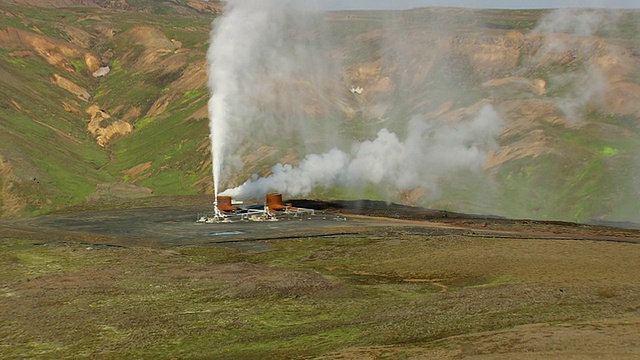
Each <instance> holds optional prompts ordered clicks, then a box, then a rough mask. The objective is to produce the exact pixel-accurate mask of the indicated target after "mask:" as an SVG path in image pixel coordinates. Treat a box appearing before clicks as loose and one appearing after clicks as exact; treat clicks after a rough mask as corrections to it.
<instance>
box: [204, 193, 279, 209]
mask: <svg viewBox="0 0 640 360" xmlns="http://www.w3.org/2000/svg"><path fill="white" fill-rule="evenodd" d="M216 201H217V204H218V205H217V206H218V209H219V210H220V211H222V212H228V211H236V210H238V208H236V207H235V206H233V205H231V196H218V197H217V198H216ZM281 201H282V199H281Z"/></svg>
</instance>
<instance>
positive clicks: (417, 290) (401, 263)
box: [0, 209, 640, 359]
mask: <svg viewBox="0 0 640 360" xmlns="http://www.w3.org/2000/svg"><path fill="white" fill-rule="evenodd" d="M127 211H134V212H135V211H144V212H148V213H150V214H153V213H154V211H159V210H154V209H138V210H127ZM114 214H117V213H114V212H107V211H105V212H103V213H100V212H97V213H93V215H92V218H93V219H94V220H95V224H92V223H87V224H86V225H85V226H84V227H82V229H83V230H82V231H80V230H79V228H80V227H79V226H75V227H73V228H69V229H55V230H52V229H46V226H45V227H42V228H40V229H38V228H37V227H33V226H31V225H30V226H26V227H25V226H24V222H22V223H21V222H20V221H18V220H16V221H15V222H7V221H5V222H3V223H0V227H2V231H0V234H2V235H1V236H0V260H1V261H0V274H2V275H1V276H0V310H1V311H0V324H2V326H0V338H2V339H3V340H2V342H1V343H0V344H1V345H0V357H2V358H58V359H61V358H86V357H91V358H159V359H160V358H166V359H171V358H215V359H260V358H264V359H267V358H270V359H273V358H278V359H287V358H291V359H293V358H298V359H299V358H323V359H345V358H346V359H358V358H376V356H377V357H378V358H390V359H397V358H401V359H403V358H425V357H431V358H433V357H437V358H459V357H461V356H463V357H465V356H466V357H470V358H474V357H475V358H483V359H485V358H496V359H499V358H509V357H519V356H524V355H525V353H529V355H537V356H539V357H537V358H549V357H545V356H546V355H548V356H557V358H567V357H568V356H569V357H570V356H574V357H575V356H577V357H580V356H590V355H593V354H601V355H602V356H603V357H602V358H607V356H609V358H633V356H638V354H639V353H638V348H637V347H635V346H633V345H632V344H633V343H637V341H638V340H640V339H638V334H639V332H638V329H639V326H640V307H639V306H638V303H640V302H639V301H640V283H638V280H637V272H636V271H635V266H634V265H635V264H638V263H639V261H640V248H639V247H638V246H639V245H638V244H637V243H634V242H637V236H636V235H637V234H635V233H634V232H633V231H629V232H624V234H623V235H620V234H618V236H622V237H621V238H623V239H624V240H625V241H627V240H630V241H631V242H630V243H620V242H611V241H607V242H604V241H594V240H589V239H590V238H591V236H594V234H595V235H596V236H595V237H593V239H596V238H597V232H598V231H605V230H606V229H604V230H597V229H596V230H592V234H591V235H590V236H585V235H584V234H579V233H578V232H579V231H581V230H580V228H576V227H572V226H568V225H562V224H555V225H536V224H533V223H532V224H531V226H530V227H529V228H523V227H522V224H520V225H518V226H519V227H518V228H513V226H511V227H510V226H509V225H508V224H506V225H505V224H502V225H500V224H498V223H497V222H494V221H493V220H484V221H483V222H458V221H448V222H447V223H440V224H434V223H432V222H431V223H426V222H420V221H412V222H410V221H402V220H396V221H391V220H385V219H377V220H376V219H372V218H364V219H368V220H366V221H367V223H366V224H365V225H362V224H361V223H358V222H357V221H358V220H356V219H355V218H350V219H349V220H348V221H349V222H353V224H354V225H353V228H352V229H353V230H352V233H351V234H350V235H343V236H329V237H322V236H321V237H317V236H313V237H312V236H309V235H305V233H304V232H303V231H302V230H303V229H304V226H305V225H304V223H303V224H301V232H300V237H298V238H297V237H295V236H294V237H293V238H291V237H290V236H288V238H287V239H279V240H278V239H277V238H276V239H273V240H268V241H265V240H262V241H253V242H233V243H223V242H221V241H219V240H224V238H223V237H219V238H218V239H214V238H211V239H214V240H212V241H210V242H209V243H201V242H200V243H198V242H190V241H188V240H186V241H185V242H184V243H182V244H180V245H179V246H178V245H173V246H167V245H162V244H160V243H157V242H154V238H153V235H152V232H149V235H147V236H137V237H132V236H131V235H130V234H129V235H123V234H125V230H127V229H117V228H114V229H111V230H109V231H110V233H108V234H105V233H102V234H97V233H93V232H92V230H91V228H92V226H100V224H101V223H102V224H104V223H105V222H107V223H108V221H109V219H110V218H111V217H113V216H114ZM132 214H134V213H132ZM67 216H72V215H67ZM47 219H50V218H43V219H41V220H47ZM29 221H32V220H29ZM47 221H48V220H47ZM181 221H182V220H177V222H178V223H180V222H181ZM36 223H42V222H41V221H36V222H31V224H36ZM16 224H17V225H16ZM19 224H23V225H19ZM356 224H360V225H358V226H356ZM474 224H475V225H474ZM134 226H136V225H134ZM137 226H138V227H140V226H143V225H142V224H139V225H137ZM180 226H191V225H190V222H189V224H186V223H185V224H182V225H180ZM194 226H195V225H194ZM202 226H204V227H202V228H198V229H200V231H205V232H207V231H208V232H211V231H215V230H213V229H218V228H217V227H216V226H220V225H202ZM206 226H212V227H211V228H206ZM461 226H464V227H466V228H463V227H461ZM469 226H471V227H472V228H469ZM149 229H153V227H150V228H149ZM208 229H211V230H208ZM69 230H72V231H69ZM150 231H151V230H150ZM325 231H326V232H331V229H329V228H327V229H325ZM505 231H506V232H505ZM542 231H544V233H545V234H547V235H545V236H548V235H549V234H552V235H553V234H554V233H555V234H561V233H562V234H565V235H566V234H569V237H568V238H566V239H564V238H561V237H555V238H554V237H547V238H545V236H542V235H540V233H541V232H542ZM606 231H609V230H606ZM265 233H268V234H270V235H272V236H275V237H277V236H278V233H277V231H276V232H273V230H265ZM571 233H574V235H573V236H574V239H570V238H571V236H570V234H571ZM607 233H610V231H609V232H607ZM634 234H635V235H634ZM163 236H170V235H166V234H165V235H163ZM176 236H177V235H176ZM519 237H520V238H519ZM579 239H581V240H579ZM216 242H217V243H216ZM552 339H553V341H561V342H562V339H564V343H563V345H562V346H559V345H558V344H557V343H556V342H553V341H551V340H552ZM614 339H617V340H616V341H613V340H614ZM606 341H609V343H608V345H606V346H604V347H599V346H600V344H601V342H606ZM545 354H546V355H545ZM533 358H536V357H533Z"/></svg>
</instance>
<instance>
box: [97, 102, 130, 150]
mask: <svg viewBox="0 0 640 360" xmlns="http://www.w3.org/2000/svg"><path fill="white" fill-rule="evenodd" d="M86 112H87V114H89V116H91V119H90V120H89V123H88V124H87V130H89V132H90V133H91V134H92V135H93V136H94V137H95V138H96V142H97V143H98V145H100V146H102V147H105V146H106V145H108V144H109V142H110V141H111V140H112V139H113V138H115V137H117V136H123V135H128V134H130V133H131V132H133V125H131V124H130V123H128V122H126V121H123V120H117V119H113V118H111V115H110V114H109V113H107V112H106V111H104V110H102V109H100V107H99V106H98V105H96V104H94V105H91V106H90V107H89V108H87V110H86Z"/></svg>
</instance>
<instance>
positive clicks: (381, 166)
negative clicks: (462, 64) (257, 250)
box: [222, 105, 501, 199]
mask: <svg viewBox="0 0 640 360" xmlns="http://www.w3.org/2000/svg"><path fill="white" fill-rule="evenodd" d="M500 128H501V121H500V118H499V116H498V114H497V113H496V111H495V110H494V109H493V107H492V106H491V105H486V106H485V107H483V108H482V109H481V111H480V112H479V113H478V114H477V115H476V116H475V117H474V118H473V119H472V120H471V121H468V122H464V123H459V124H456V125H453V126H451V125H449V126H435V125H432V124H429V123H428V122H427V121H425V120H421V119H417V118H414V119H412V120H411V121H410V122H409V124H408V128H407V134H408V135H407V137H406V138H405V139H404V140H400V139H399V138H398V136H397V135H396V134H395V133H393V132H390V131H388V130H387V129H382V130H380V131H379V132H378V135H377V137H376V138H375V139H373V140H370V141H365V142H362V143H356V144H354V145H353V146H352V148H351V151H350V152H348V153H347V152H345V151H342V150H339V149H336V148H334V149H332V150H330V151H328V152H326V153H324V154H311V155H307V156H306V157H305V158H304V159H303V160H302V161H301V162H300V164H299V166H297V167H293V166H291V165H288V164H284V165H283V164H277V165H275V166H273V168H272V169H271V172H272V173H271V175H270V176H268V177H263V178H259V177H258V176H256V175H254V177H253V178H252V179H250V180H247V181H246V182H245V183H244V184H242V185H240V186H238V187H236V188H233V189H229V190H226V191H225V192H223V193H222V195H226V196H231V197H234V198H238V199H251V198H257V197H261V196H263V195H265V194H266V193H268V192H271V191H276V192H279V193H283V194H287V195H289V196H299V195H301V196H306V195H308V194H310V193H311V192H312V191H313V190H314V189H316V188H318V187H325V188H326V187H330V186H335V185H342V186H345V185H346V186H351V187H358V186H363V185H367V184H374V185H380V184H382V185H393V187H394V188H396V189H398V190H407V189H412V188H416V187H422V188H425V189H427V190H429V191H432V192H436V191H437V188H438V181H439V180H440V179H442V178H443V177H445V176H447V175H450V174H452V173H454V172H456V171H458V170H461V169H480V168H481V167H482V166H483V165H484V164H485V162H486V160H487V154H488V152H490V151H491V150H494V149H495V148H496V146H497V145H496V143H495V140H494V139H495V138H496V137H497V135H498V134H499V131H500Z"/></svg>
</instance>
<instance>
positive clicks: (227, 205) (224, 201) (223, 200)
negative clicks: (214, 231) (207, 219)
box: [216, 196, 238, 212]
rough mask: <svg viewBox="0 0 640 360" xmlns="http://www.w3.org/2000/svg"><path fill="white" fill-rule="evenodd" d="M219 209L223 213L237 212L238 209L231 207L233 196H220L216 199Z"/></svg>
mask: <svg viewBox="0 0 640 360" xmlns="http://www.w3.org/2000/svg"><path fill="white" fill-rule="evenodd" d="M216 201H217V204H218V209H220V211H222V212H227V211H236V210H238V208H236V207H235V206H233V205H231V196H218V197H217V198H216Z"/></svg>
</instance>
